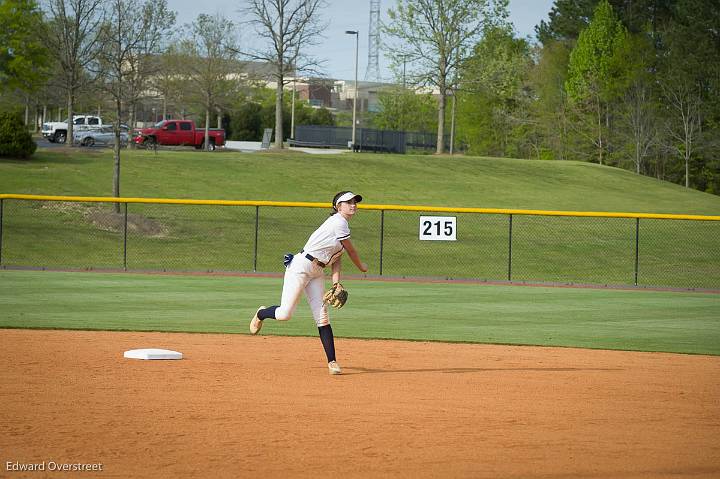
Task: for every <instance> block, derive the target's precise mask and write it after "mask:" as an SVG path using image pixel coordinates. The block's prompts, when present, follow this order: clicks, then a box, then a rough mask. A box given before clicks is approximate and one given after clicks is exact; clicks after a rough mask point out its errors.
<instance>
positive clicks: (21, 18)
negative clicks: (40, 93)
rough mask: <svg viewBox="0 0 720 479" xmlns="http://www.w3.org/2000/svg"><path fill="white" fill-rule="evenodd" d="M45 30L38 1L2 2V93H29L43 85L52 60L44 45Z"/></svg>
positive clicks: (0, 88) (0, 69)
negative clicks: (18, 91)
mask: <svg viewBox="0 0 720 479" xmlns="http://www.w3.org/2000/svg"><path fill="white" fill-rule="evenodd" d="M44 28H45V23H44V20H43V15H42V12H41V10H40V8H39V6H38V4H37V2H36V1H35V0H0V92H2V91H6V92H7V91H13V90H15V89H19V90H22V91H24V92H27V93H30V92H34V91H36V90H37V89H38V88H40V87H41V86H42V84H43V82H44V81H45V79H46V78H47V75H48V67H49V63H50V60H51V59H50V55H49V52H48V50H47V48H46V47H45V45H44V44H43V43H42V39H43V35H42V32H43V30H44Z"/></svg>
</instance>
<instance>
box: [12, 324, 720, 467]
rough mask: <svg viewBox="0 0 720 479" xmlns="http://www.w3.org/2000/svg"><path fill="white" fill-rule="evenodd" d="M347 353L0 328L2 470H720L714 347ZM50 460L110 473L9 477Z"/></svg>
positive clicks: (345, 345)
mask: <svg viewBox="0 0 720 479" xmlns="http://www.w3.org/2000/svg"><path fill="white" fill-rule="evenodd" d="M146 347H147V348H151V347H158V348H166V349H173V350H176V351H181V352H182V353H183V354H184V356H185V358H184V359H183V360H181V361H139V360H131V359H124V358H123V352H124V351H126V350H128V349H135V348H146ZM337 349H338V360H339V362H340V364H341V365H342V367H343V371H344V374H343V375H341V376H330V375H329V374H328V371H327V367H326V365H325V362H324V361H323V352H322V347H321V345H320V341H319V340H318V339H316V338H297V337H268V336H259V337H251V336H245V335H214V334H176V333H173V334H168V333H118V332H86V331H37V330H0V364H1V365H2V367H0V413H1V414H2V421H1V422H0V461H1V462H0V477H33V478H35V477H46V476H47V477H123V478H126V477H153V478H164V477H232V478H237V477H263V478H273V477H278V478H279V477H283V478H284V477H313V478H317V477H443V478H445V477H473V478H506V477H517V478H549V477H561V478H583V477H587V478H590V477H592V478H600V477H602V478H605V477H607V478H646V477H653V478H655V477H658V478H661V477H673V478H677V477H692V478H704V477H707V478H711V477H719V476H720V440H719V438H720V407H718V404H719V402H720V357H713V356H690V355H676V354H660V353H635V352H621V351H598V350H581V349H569V348H568V349H563V348H533V347H518V346H512V347H510V346H488V345H474V344H447V343H429V342H398V341H374V340H349V339H337ZM51 461H52V462H53V463H56V464H78V463H82V464H102V471H96V472H92V471H90V472H82V473H73V474H72V476H70V475H68V473H63V472H49V471H47V469H46V471H45V472H42V471H40V472H19V471H16V470H9V469H14V468H17V467H19V466H21V465H31V464H42V463H44V464H48V463H50V462H51Z"/></svg>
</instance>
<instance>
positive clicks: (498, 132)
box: [458, 26, 531, 156]
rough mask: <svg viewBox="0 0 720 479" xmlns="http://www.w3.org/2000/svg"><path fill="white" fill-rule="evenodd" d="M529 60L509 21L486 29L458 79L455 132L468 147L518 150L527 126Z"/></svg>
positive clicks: (527, 50)
mask: <svg viewBox="0 0 720 479" xmlns="http://www.w3.org/2000/svg"><path fill="white" fill-rule="evenodd" d="M530 65H531V58H530V46H529V44H528V43H527V41H526V40H524V39H517V38H515V37H514V34H513V31H512V29H511V28H510V27H509V26H493V27H490V28H487V29H485V31H484V34H483V38H482V40H481V41H480V42H478V44H477V45H475V48H474V49H473V54H472V56H471V57H470V58H468V60H467V61H466V62H465V64H464V65H463V68H462V72H461V76H460V83H459V92H458V98H459V99H460V114H459V122H458V123H459V125H460V126H459V137H460V138H461V139H462V140H463V141H464V142H465V143H466V144H467V145H468V149H469V151H471V152H477V153H483V154H493V155H500V156H505V155H518V154H519V152H520V150H522V149H523V147H521V146H520V143H523V142H524V137H526V136H527V135H528V131H527V130H528V126H529V122H528V120H527V114H526V113H524V112H523V109H524V108H525V107H526V105H525V103H526V101H525V90H524V86H525V84H526V82H527V76H528V71H529V67H530ZM474 109H477V110H478V111H473V110H474ZM488 139H492V147H491V146H490V144H488V142H487V140H488ZM481 144H482V145H484V146H480V145H481Z"/></svg>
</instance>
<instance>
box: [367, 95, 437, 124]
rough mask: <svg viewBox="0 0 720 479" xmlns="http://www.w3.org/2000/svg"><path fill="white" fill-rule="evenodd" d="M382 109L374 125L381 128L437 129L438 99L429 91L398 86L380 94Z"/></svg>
mask: <svg viewBox="0 0 720 479" xmlns="http://www.w3.org/2000/svg"><path fill="white" fill-rule="evenodd" d="M378 102H379V104H380V111H379V112H378V114H377V115H376V116H375V118H374V121H373V126H375V128H379V129H381V130H396V131H422V132H431V131H436V129H437V114H436V110H437V101H436V100H435V99H434V98H433V97H432V95H430V94H429V93H418V92H415V91H413V90H404V89H402V88H397V89H395V90H393V91H381V92H380V93H379V94H378Z"/></svg>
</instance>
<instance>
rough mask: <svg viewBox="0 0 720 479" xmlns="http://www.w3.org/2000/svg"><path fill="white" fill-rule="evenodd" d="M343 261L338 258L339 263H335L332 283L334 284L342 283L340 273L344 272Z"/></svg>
mask: <svg viewBox="0 0 720 479" xmlns="http://www.w3.org/2000/svg"><path fill="white" fill-rule="evenodd" d="M341 261H342V258H338V259H337V261H335V262H334V263H333V264H332V282H333V284H335V283H339V282H340V271H341V270H342V264H341Z"/></svg>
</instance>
